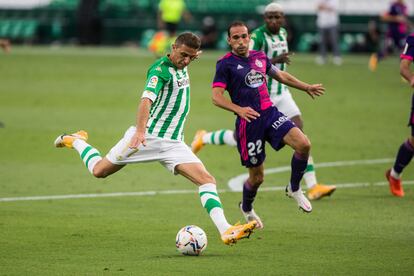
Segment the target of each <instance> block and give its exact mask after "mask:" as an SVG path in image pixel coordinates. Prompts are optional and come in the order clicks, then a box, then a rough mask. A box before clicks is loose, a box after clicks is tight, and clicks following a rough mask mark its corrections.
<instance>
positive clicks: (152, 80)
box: [147, 76, 158, 88]
mask: <svg viewBox="0 0 414 276" xmlns="http://www.w3.org/2000/svg"><path fill="white" fill-rule="evenodd" d="M157 83H158V77H157V76H152V77H151V78H150V80H149V81H148V85H147V87H149V88H155V87H156V86H157Z"/></svg>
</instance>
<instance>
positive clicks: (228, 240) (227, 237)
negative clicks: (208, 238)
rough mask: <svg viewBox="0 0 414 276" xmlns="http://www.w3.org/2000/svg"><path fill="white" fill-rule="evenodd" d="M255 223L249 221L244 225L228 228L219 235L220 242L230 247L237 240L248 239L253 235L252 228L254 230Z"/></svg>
mask: <svg viewBox="0 0 414 276" xmlns="http://www.w3.org/2000/svg"><path fill="white" fill-rule="evenodd" d="M256 225H257V222H256V221H255V220H254V221H250V222H248V223H246V224H236V225H233V226H230V227H229V229H227V230H226V231H225V232H224V233H223V234H221V240H222V241H223V242H224V243H225V244H227V245H231V244H234V243H236V242H237V241H238V240H241V239H244V238H249V237H250V235H251V234H252V233H253V230H254V228H256Z"/></svg>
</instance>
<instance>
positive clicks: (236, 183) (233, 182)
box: [0, 158, 414, 202]
mask: <svg viewBox="0 0 414 276" xmlns="http://www.w3.org/2000/svg"><path fill="white" fill-rule="evenodd" d="M390 162H393V159H390V158H383V159H372V160H353V161H338V162H327V163H320V164H315V167H316V168H323V167H326V168H327V167H339V166H341V167H343V166H355V165H372V164H383V163H390ZM289 170H290V166H284V167H279V168H272V169H267V170H265V174H272V173H280V172H285V171H289ZM246 177H247V174H242V175H238V176H236V177H233V178H232V179H230V181H229V183H228V185H229V188H230V190H225V189H221V190H219V192H220V193H225V192H239V191H241V190H242V185H243V182H244V180H245V179H246ZM412 184H414V180H408V181H407V180H405V181H404V185H412ZM385 185H388V182H384V181H381V182H374V183H370V182H361V183H340V184H335V186H336V187H337V188H360V187H369V186H385ZM284 189H285V187H284V186H272V187H263V188H261V189H260V191H283V190H284ZM191 193H197V190H196V189H191V190H164V191H143V192H118V193H102V194H72V195H50V196H26V197H4V198H0V202H14V201H40V200H59V199H76V198H98V197H123V196H155V195H168V194H191Z"/></svg>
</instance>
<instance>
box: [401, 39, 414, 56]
mask: <svg viewBox="0 0 414 276" xmlns="http://www.w3.org/2000/svg"><path fill="white" fill-rule="evenodd" d="M400 58H401V59H407V60H411V61H412V60H413V59H414V36H412V35H410V36H409V37H407V40H406V42H405V46H404V50H403V52H402V53H401V55H400Z"/></svg>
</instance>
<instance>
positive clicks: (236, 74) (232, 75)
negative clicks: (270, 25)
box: [213, 50, 272, 113]
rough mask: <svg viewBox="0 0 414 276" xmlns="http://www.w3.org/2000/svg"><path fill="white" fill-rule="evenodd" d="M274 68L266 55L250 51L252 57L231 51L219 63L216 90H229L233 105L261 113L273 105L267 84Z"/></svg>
mask: <svg viewBox="0 0 414 276" xmlns="http://www.w3.org/2000/svg"><path fill="white" fill-rule="evenodd" d="M271 66H272V64H271V62H270V60H269V59H268V58H267V57H266V55H265V53H263V52H259V51H253V50H252V51H249V57H240V56H237V55H235V54H233V53H231V52H230V53H228V54H226V55H225V56H224V57H222V58H221V59H220V60H219V61H217V65H216V75H215V76H214V81H213V87H222V88H224V89H226V90H227V91H228V92H229V94H230V97H231V101H232V102H233V103H235V104H237V105H239V106H241V107H246V106H250V107H251V108H253V109H254V110H256V111H257V112H259V113H260V112H261V111H263V110H266V109H267V108H269V107H271V106H272V102H271V101H270V98H269V92H268V90H267V83H266V74H267V73H268V72H269V70H270V68H271Z"/></svg>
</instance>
